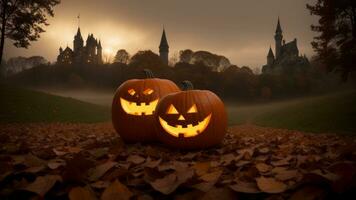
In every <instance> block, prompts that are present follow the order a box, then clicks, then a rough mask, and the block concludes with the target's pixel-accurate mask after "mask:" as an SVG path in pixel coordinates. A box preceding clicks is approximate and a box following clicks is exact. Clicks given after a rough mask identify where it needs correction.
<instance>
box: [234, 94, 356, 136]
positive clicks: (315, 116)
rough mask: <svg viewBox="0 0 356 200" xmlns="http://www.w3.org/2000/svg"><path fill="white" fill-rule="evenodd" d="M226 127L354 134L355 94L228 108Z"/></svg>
mask: <svg viewBox="0 0 356 200" xmlns="http://www.w3.org/2000/svg"><path fill="white" fill-rule="evenodd" d="M228 112H229V123H230V124H242V123H252V124H256V125H260V126H268V127H276V128H286V129H294V130H301V131H308V132H337V133H355V134H356V91H348V92H342V93H338V94H332V95H327V96H321V97H310V98H303V99H298V100H291V101H287V102H279V103H269V104H263V105H254V106H234V105H232V106H231V105H230V106H228Z"/></svg>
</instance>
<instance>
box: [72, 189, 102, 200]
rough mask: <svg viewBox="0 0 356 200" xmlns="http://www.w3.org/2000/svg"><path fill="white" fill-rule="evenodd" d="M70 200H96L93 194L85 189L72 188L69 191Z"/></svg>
mask: <svg viewBox="0 0 356 200" xmlns="http://www.w3.org/2000/svg"><path fill="white" fill-rule="evenodd" d="M68 196H69V199H70V200H96V199H97V198H96V196H95V194H94V192H93V191H92V190H91V189H90V188H89V187H88V186H87V187H74V188H72V189H71V190H70V191H69V195H68Z"/></svg>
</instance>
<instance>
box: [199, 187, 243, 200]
mask: <svg viewBox="0 0 356 200" xmlns="http://www.w3.org/2000/svg"><path fill="white" fill-rule="evenodd" d="M200 199H201V200H216V199H219V200H235V199H237V197H236V195H235V193H234V192H233V191H232V190H231V189H230V188H225V187H224V188H212V189H211V190H209V191H208V192H207V193H205V194H204V195H203V196H202V197H201V198H200Z"/></svg>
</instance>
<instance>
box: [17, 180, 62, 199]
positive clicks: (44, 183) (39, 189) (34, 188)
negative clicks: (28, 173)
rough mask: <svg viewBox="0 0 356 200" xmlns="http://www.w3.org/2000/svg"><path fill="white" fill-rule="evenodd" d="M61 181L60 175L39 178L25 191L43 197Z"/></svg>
mask: <svg viewBox="0 0 356 200" xmlns="http://www.w3.org/2000/svg"><path fill="white" fill-rule="evenodd" d="M61 180H62V178H61V177H60V176H58V175H46V176H39V177H37V178H36V180H35V181H34V182H33V183H31V184H29V185H28V186H27V187H25V188H24V190H27V191H30V192H34V193H36V194H38V195H40V196H42V197H43V196H44V195H45V194H46V193H47V192H48V191H49V190H50V189H51V188H52V187H53V186H54V184H56V182H57V181H61Z"/></svg>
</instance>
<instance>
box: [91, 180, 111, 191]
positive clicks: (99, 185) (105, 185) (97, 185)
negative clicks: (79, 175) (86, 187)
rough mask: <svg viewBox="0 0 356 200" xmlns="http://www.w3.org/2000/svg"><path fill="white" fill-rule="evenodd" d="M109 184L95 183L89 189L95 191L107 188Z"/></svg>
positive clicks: (105, 182)
mask: <svg viewBox="0 0 356 200" xmlns="http://www.w3.org/2000/svg"><path fill="white" fill-rule="evenodd" d="M109 185H110V182H109V181H97V182H95V183H92V184H90V186H91V187H93V188H96V189H103V188H107V187H109Z"/></svg>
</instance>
